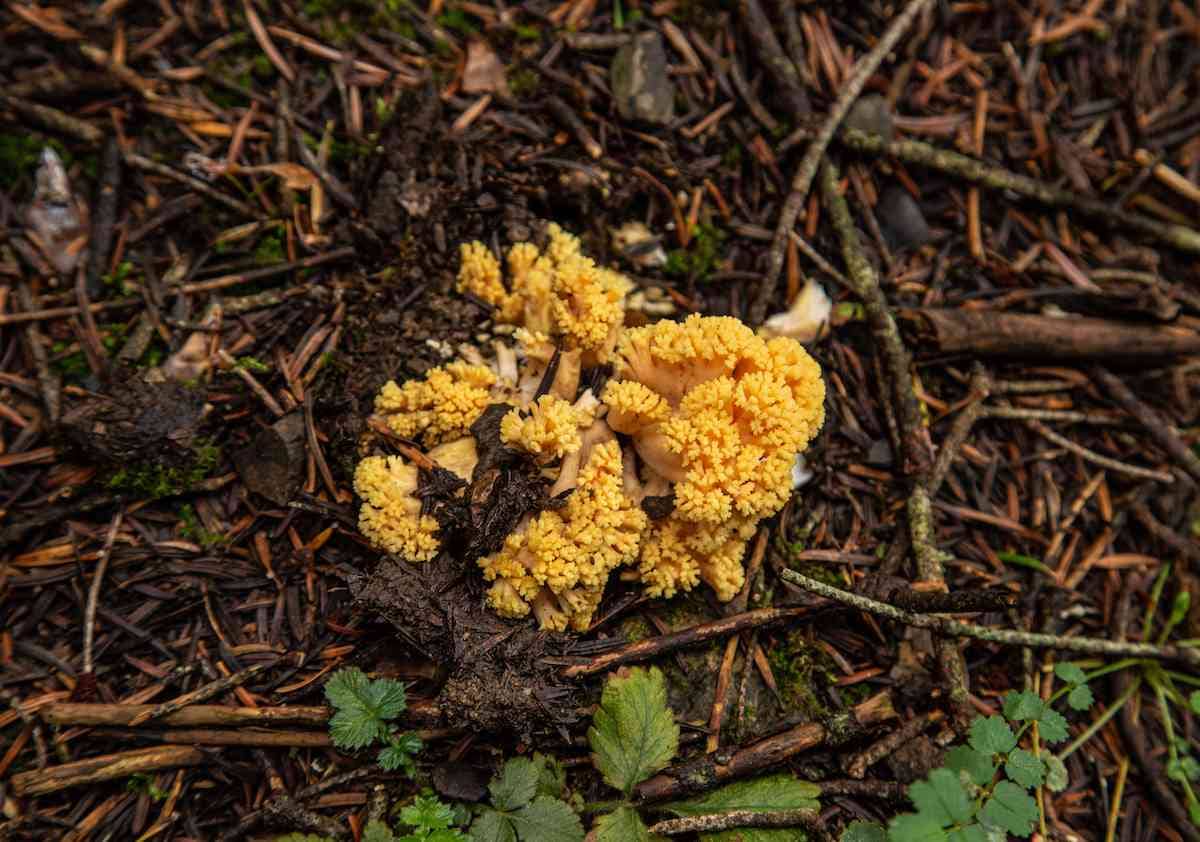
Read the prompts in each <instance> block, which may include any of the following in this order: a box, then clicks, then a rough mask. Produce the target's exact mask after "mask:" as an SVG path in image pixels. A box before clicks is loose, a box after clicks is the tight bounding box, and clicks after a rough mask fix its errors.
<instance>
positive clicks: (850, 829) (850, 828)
mask: <svg viewBox="0 0 1200 842" xmlns="http://www.w3.org/2000/svg"><path fill="white" fill-rule="evenodd" d="M838 842H887V828H885V827H884V826H883V825H881V824H877V823H876V822H864V821H853V822H850V824H848V825H846V829H845V830H843V831H842V835H841V836H840V837H838Z"/></svg>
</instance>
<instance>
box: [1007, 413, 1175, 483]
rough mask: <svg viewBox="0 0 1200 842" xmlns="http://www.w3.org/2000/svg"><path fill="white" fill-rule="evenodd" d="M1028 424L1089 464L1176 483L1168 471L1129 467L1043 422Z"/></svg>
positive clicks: (1141, 477)
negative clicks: (1061, 433) (1055, 430)
mask: <svg viewBox="0 0 1200 842" xmlns="http://www.w3.org/2000/svg"><path fill="white" fill-rule="evenodd" d="M1026 423H1027V424H1029V426H1030V427H1032V428H1033V429H1034V430H1035V431H1036V432H1037V434H1038V435H1040V436H1042V437H1043V438H1046V439H1049V440H1050V441H1052V442H1054V443H1055V444H1057V445H1058V446H1059V447H1065V448H1066V449H1067V450H1069V451H1071V452H1072V453H1077V454H1078V455H1079V456H1080V457H1082V458H1083V459H1085V460H1087V461H1088V462H1094V463H1095V464H1097V465H1100V466H1101V467H1103V468H1108V469H1109V470H1113V471H1118V472H1120V473H1123V474H1129V475H1130V476H1134V477H1139V478H1140V479H1152V480H1157V481H1158V482H1165V483H1172V482H1175V477H1174V475H1173V474H1169V473H1167V472H1166V471H1155V470H1153V469H1151V468H1139V467H1138V466H1137V465H1128V464H1126V463H1124V462H1120V461H1118V460H1116V459H1112V458H1110V457H1108V456H1101V455H1100V454H1099V453H1096V452H1095V451H1092V450H1088V449H1087V448H1086V447H1084V446H1083V445H1081V444H1076V443H1075V442H1073V441H1071V440H1070V439H1069V438H1067V437H1066V436H1060V435H1059V434H1058V433H1056V432H1054V431H1053V430H1051V429H1050V428H1049V427H1047V426H1046V425H1045V424H1043V423H1042V422H1041V421H1035V420H1033V419H1030V420H1029V421H1027V422H1026Z"/></svg>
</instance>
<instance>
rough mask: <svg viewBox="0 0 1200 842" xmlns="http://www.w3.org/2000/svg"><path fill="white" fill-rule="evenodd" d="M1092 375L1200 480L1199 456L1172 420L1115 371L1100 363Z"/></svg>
mask: <svg viewBox="0 0 1200 842" xmlns="http://www.w3.org/2000/svg"><path fill="white" fill-rule="evenodd" d="M1091 374H1092V377H1094V378H1095V379H1096V380H1098V381H1100V385H1102V386H1103V387H1104V390H1105V391H1106V392H1107V393H1108V394H1110V395H1112V397H1113V398H1114V399H1115V400H1116V402H1117V403H1119V404H1120V405H1121V406H1122V407H1123V408H1124V409H1125V411H1126V412H1128V413H1129V414H1130V415H1132V416H1133V417H1134V418H1136V419H1137V420H1138V422H1139V423H1141V425H1142V426H1143V427H1145V428H1146V430H1147V432H1149V433H1150V435H1152V436H1153V437H1154V438H1155V439H1156V440H1157V441H1158V443H1159V444H1160V445H1162V448H1163V450H1165V451H1167V453H1169V454H1170V455H1171V456H1172V457H1173V458H1174V459H1175V461H1176V463H1177V464H1178V465H1179V466H1180V467H1181V468H1183V469H1184V470H1185V471H1187V472H1188V473H1189V474H1190V475H1191V476H1192V478H1193V479H1195V480H1197V481H1198V482H1200V458H1198V457H1197V456H1196V454H1195V453H1194V452H1193V451H1192V449H1191V448H1190V447H1188V445H1187V443H1186V442H1185V441H1184V440H1183V437H1182V436H1180V434H1179V431H1178V430H1177V429H1175V427H1174V426H1173V425H1172V424H1171V423H1170V422H1168V421H1167V420H1166V419H1165V418H1163V417H1162V416H1161V415H1160V414H1159V413H1158V411H1157V410H1155V409H1154V408H1153V407H1150V406H1147V405H1146V404H1144V403H1142V402H1141V401H1140V400H1138V397H1137V395H1135V394H1134V393H1133V390H1131V389H1130V388H1129V387H1128V386H1126V385H1125V381H1124V380H1122V379H1121V378H1120V377H1117V376H1116V375H1115V374H1113V373H1112V372H1110V371H1108V370H1107V369H1105V368H1103V367H1101V366H1094V367H1093V368H1092V371H1091Z"/></svg>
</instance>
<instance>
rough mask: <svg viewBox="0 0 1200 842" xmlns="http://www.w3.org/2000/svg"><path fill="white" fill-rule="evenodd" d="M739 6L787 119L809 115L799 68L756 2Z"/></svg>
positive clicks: (747, 29)
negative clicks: (779, 94) (778, 90)
mask: <svg viewBox="0 0 1200 842" xmlns="http://www.w3.org/2000/svg"><path fill="white" fill-rule="evenodd" d="M738 6H739V7H740V10H741V13H742V22H743V23H745V24H746V32H747V33H748V34H749V35H750V39H751V40H752V41H753V42H754V44H755V46H757V47H758V53H759V56H760V58H761V59H762V63H763V64H764V65H765V66H766V68H767V71H768V72H769V73H770V74H771V75H772V76H773V77H774V78H775V82H776V83H777V84H778V85H779V86H780V87H781V88H783V104H784V106H785V107H786V108H787V110H788V111H789V112H790V113H789V114H788V117H789V118H791V119H796V118H799V117H805V116H807V115H808V114H809V113H810V112H811V111H812V106H811V105H810V104H809V102H808V94H806V93H805V91H804V81H803V80H802V79H801V78H800V68H798V67H796V65H795V64H793V63H792V59H791V58H790V57H789V56H788V55H787V53H785V52H784V51H783V46H782V45H781V44H780V43H779V39H778V38H777V37H776V36H775V27H774V26H772V24H771V21H770V19H768V18H767V13H766V12H765V11H763V8H762V6H761V5H760V4H759V2H758V0H741V2H740V3H739V4H738Z"/></svg>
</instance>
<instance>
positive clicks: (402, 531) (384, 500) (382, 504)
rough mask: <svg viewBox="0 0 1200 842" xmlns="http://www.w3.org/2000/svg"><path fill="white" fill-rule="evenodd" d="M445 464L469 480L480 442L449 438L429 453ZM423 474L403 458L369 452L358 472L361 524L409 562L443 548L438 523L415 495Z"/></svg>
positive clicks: (371, 538)
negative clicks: (477, 443)
mask: <svg viewBox="0 0 1200 842" xmlns="http://www.w3.org/2000/svg"><path fill="white" fill-rule="evenodd" d="M428 456H429V458H430V459H431V460H432V461H433V462H435V463H437V465H438V466H439V467H441V468H445V469H446V470H448V471H451V472H452V473H454V474H456V475H457V476H458V477H459V478H460V479H464V480H467V479H470V477H471V472H472V471H473V470H475V463H476V462H477V461H478V456H477V454H476V451H475V440H474V439H472V438H470V437H467V438H462V439H458V440H456V441H451V442H446V443H445V444H442V445H440V446H438V447H435V448H434V449H433V450H431V451H429V454H428ZM419 480H420V472H419V471H418V469H417V467H416V466H415V465H409V464H407V463H405V462H404V460H403V459H401V458H400V457H399V456H368V457H367V458H366V459H364V460H362V461H361V462H359V463H358V467H357V468H355V470H354V490H355V492H357V494H358V496H359V497H361V498H362V501H363V505H362V510H361V511H360V512H359V517H358V528H359V529H360V530H361V531H362V534H363V535H364V536H366V538H367V540H369V541H370V542H371V543H372V544H375V545H376V546H378V547H381V548H382V549H383V550H385V551H387V552H389V553H395V554H396V555H399V556H402V557H404V558H407V559H409V560H410V561H428V560H429V559H431V558H433V557H434V556H435V555H436V554H437V551H438V546H439V545H438V538H437V531H438V523H437V521H436V520H434V519H433V518H432V517H430V516H429V515H424V514H421V501H420V500H419V499H418V498H417V497H416V496H415V495H416V491H417V483H418V481H419Z"/></svg>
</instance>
